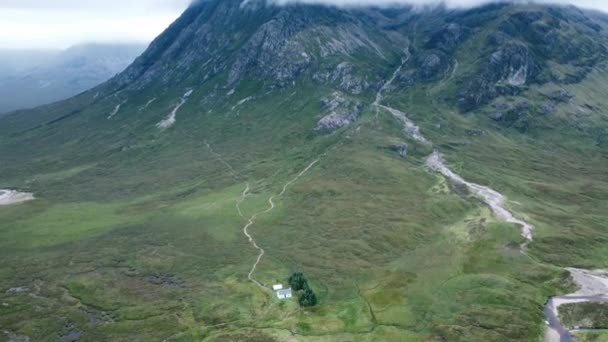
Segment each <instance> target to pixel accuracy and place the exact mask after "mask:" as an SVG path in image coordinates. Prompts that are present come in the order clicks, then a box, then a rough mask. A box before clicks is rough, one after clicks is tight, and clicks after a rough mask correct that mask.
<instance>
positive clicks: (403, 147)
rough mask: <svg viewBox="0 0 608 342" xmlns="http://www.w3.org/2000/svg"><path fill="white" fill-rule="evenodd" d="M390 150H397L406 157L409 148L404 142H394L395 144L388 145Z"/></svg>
mask: <svg viewBox="0 0 608 342" xmlns="http://www.w3.org/2000/svg"><path fill="white" fill-rule="evenodd" d="M390 150H391V151H393V152H397V153H398V154H399V155H400V156H402V157H407V152H408V150H409V146H408V145H407V144H405V143H403V144H395V145H391V146H390Z"/></svg>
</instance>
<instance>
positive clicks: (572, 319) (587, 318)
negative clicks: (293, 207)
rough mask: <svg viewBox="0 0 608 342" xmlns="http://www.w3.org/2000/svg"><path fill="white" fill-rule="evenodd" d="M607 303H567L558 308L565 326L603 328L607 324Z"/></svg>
mask: <svg viewBox="0 0 608 342" xmlns="http://www.w3.org/2000/svg"><path fill="white" fill-rule="evenodd" d="M607 309H608V305H606V304H605V303H580V304H576V305H575V304H567V305H563V306H561V307H560V308H559V310H560V317H561V320H562V322H563V323H564V325H565V326H568V327H580V328H587V329H604V328H606V327H607V326H608V315H607V314H608V310H607Z"/></svg>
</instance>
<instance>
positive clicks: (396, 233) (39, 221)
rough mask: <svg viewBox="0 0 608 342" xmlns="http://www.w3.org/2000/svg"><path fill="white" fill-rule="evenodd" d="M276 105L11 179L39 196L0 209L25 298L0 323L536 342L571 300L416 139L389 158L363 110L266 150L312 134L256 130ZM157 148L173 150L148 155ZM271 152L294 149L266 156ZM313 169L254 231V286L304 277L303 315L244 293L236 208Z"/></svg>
mask: <svg viewBox="0 0 608 342" xmlns="http://www.w3.org/2000/svg"><path fill="white" fill-rule="evenodd" d="M300 89H301V88H300ZM291 92H292V90H291V89H286V90H285V93H286V94H290V93H291ZM310 96H311V97H312V96H317V95H310ZM301 101H302V102H303V104H302V105H301V107H300V106H298V105H296V106H293V104H292V105H291V107H290V108H292V109H291V110H292V112H291V114H292V115H293V116H297V115H300V114H301V113H305V112H306V111H310V110H311V109H309V108H308V107H307V106H306V104H305V102H306V100H301ZM284 105H285V104H281V103H278V104H271V103H268V104H264V99H260V100H259V101H258V102H257V103H256V105H255V106H251V107H246V108H244V109H243V110H241V118H242V120H243V121H244V122H247V117H248V116H249V115H251V116H255V117H256V118H258V119H259V120H258V121H256V122H255V123H253V122H250V123H249V125H248V127H247V128H240V127H233V126H228V124H226V126H225V127H213V126H212V125H206V126H195V125H196V124H197V123H198V122H200V121H198V120H197V118H192V116H190V117H188V116H184V123H183V124H181V122H178V124H177V125H176V127H175V128H176V129H175V130H174V131H167V132H165V133H164V135H163V134H160V133H155V134H150V135H149V136H145V137H144V138H141V139H140V141H138V144H139V145H140V147H139V148H133V149H132V151H133V152H131V151H127V152H126V153H127V155H124V156H122V155H121V156H116V155H110V156H109V157H108V158H107V159H103V160H98V161H97V162H96V163H95V164H90V161H89V160H86V158H84V159H85V160H83V161H82V165H76V163H74V164H70V165H66V166H65V170H63V171H62V170H61V169H60V168H52V169H51V168H49V169H48V170H46V169H43V168H40V169H36V173H35V174H27V176H14V177H15V178H13V179H14V180H13V181H11V182H12V183H11V184H16V185H22V187H24V188H29V189H33V190H36V191H37V193H38V191H40V193H39V196H40V199H39V200H36V201H34V202H31V203H27V204H24V205H18V206H10V207H4V208H2V209H0V217H1V218H2V221H3V222H9V223H10V224H7V225H2V226H1V229H0V234H1V235H2V239H1V241H2V248H1V249H0V250H1V251H2V260H3V263H2V268H1V270H0V272H1V274H2V277H1V278H0V279H1V280H0V282H1V283H0V284H1V287H2V288H4V289H9V288H14V287H27V288H28V289H29V291H24V292H19V293H15V292H3V293H2V294H1V295H0V302H2V303H3V306H2V307H0V310H1V312H2V314H1V315H0V321H1V322H2V326H3V327H8V328H9V329H10V330H11V331H15V332H17V333H19V334H22V335H27V336H33V337H39V338H43V337H44V336H55V337H58V338H60V337H63V336H68V335H69V334H70V333H74V332H78V333H80V334H81V336H82V338H84V339H86V340H104V339H107V340H113V341H117V340H125V341H126V340H134V339H146V340H150V339H152V340H161V339H166V338H169V340H181V341H190V340H193V341H194V340H202V339H205V340H209V341H224V340H238V339H239V337H238V336H241V337H240V338H244V336H247V339H248V340H255V339H254V337H255V336H258V335H259V336H258V338H259V340H266V339H268V338H270V337H274V338H276V339H277V340H283V339H285V338H287V337H293V336H295V337H297V338H298V339H300V340H307V339H310V340H326V339H331V340H344V341H349V340H352V339H353V338H354V336H357V339H358V340H370V341H372V340H404V341H407V340H425V339H428V340H432V339H433V336H444V337H445V338H446V339H448V340H480V339H484V340H496V341H498V340H502V339H504V338H505V337H507V338H509V339H512V340H521V339H530V340H535V339H537V338H540V337H541V336H542V334H543V327H542V317H543V311H542V305H543V303H544V301H545V300H546V298H547V296H549V295H551V294H554V293H556V292H559V291H566V290H567V289H565V288H562V287H563V284H564V280H565V279H566V277H567V274H566V273H565V272H563V271H561V270H559V269H557V268H553V267H550V266H547V265H543V264H541V263H539V262H537V261H535V260H533V259H530V258H529V257H528V256H525V255H522V254H521V253H520V252H519V250H518V246H519V244H521V243H522V238H521V237H520V236H519V232H518V229H517V227H515V226H510V225H506V224H503V223H500V222H497V221H496V220H495V219H494V218H493V217H492V215H491V213H490V212H489V210H488V209H487V208H485V207H483V206H482V205H480V202H479V201H478V200H477V199H476V198H474V197H471V196H470V195H468V194H466V193H462V190H460V189H455V188H452V187H451V185H450V184H447V183H446V182H445V180H444V179H443V178H441V177H439V176H437V175H435V174H433V173H430V172H429V171H428V170H427V169H426V167H425V166H424V159H425V156H426V155H427V154H428V153H429V149H428V147H424V146H416V145H415V144H413V143H412V146H411V149H412V152H411V155H410V156H408V157H407V158H405V159H403V158H402V157H400V156H398V155H397V154H395V153H393V152H391V151H390V150H389V149H388V147H389V146H390V145H391V144H393V143H395V142H399V141H403V139H404V137H403V135H402V132H401V129H400V128H399V127H398V126H397V125H395V121H394V120H393V118H392V117H390V116H389V115H387V114H386V113H382V114H381V115H379V116H378V117H376V115H375V112H374V111H373V110H371V109H369V110H368V111H367V112H366V113H365V114H364V116H363V118H362V119H361V121H360V122H359V123H358V124H357V125H356V126H354V127H351V128H349V129H346V130H344V131H340V132H337V133H335V134H333V135H330V136H318V135H315V134H312V133H307V134H305V135H299V136H298V135H295V136H290V135H289V134H283V135H282V136H278V137H276V138H275V137H273V135H272V134H271V131H275V132H276V130H277V129H280V130H281V132H283V133H284V132H286V131H287V132H288V131H289V130H290V129H292V130H294V131H295V132H301V131H303V130H302V129H301V128H300V127H297V126H296V127H293V125H296V124H297V125H306V124H308V125H309V127H314V126H313V124H314V121H312V120H310V122H306V121H298V122H296V123H293V122H290V120H289V117H287V118H285V117H277V116H269V117H267V118H265V117H264V114H263V113H280V112H282V108H281V106H284ZM272 106H276V107H274V108H273V107H272ZM294 107H295V108H301V109H299V110H298V109H296V111H293V108H294ZM256 111H257V112H256ZM229 114H230V113H226V115H229ZM100 115H102V114H100ZM203 115H205V114H203ZM208 115H210V114H208ZM215 115H218V114H215ZM220 115H222V114H220ZM191 118H192V119H191ZM186 120H190V121H186ZM195 120H196V121H195ZM265 120H267V121H265ZM219 122H220V123H221V121H219ZM270 122H272V125H274V130H273V129H272V128H268V127H267V125H270ZM240 124H242V123H240ZM199 125H200V124H199ZM252 126H253V127H252ZM242 129H247V130H248V131H249V132H253V133H251V134H249V135H243V134H240V133H241V130H242ZM309 131H310V130H309ZM214 132H221V133H215V134H224V135H227V136H229V137H231V138H230V139H223V140H220V139H219V138H218V137H217V136H213V134H214ZM286 137H287V138H286ZM164 139H167V141H170V142H171V147H169V148H171V149H172V150H170V152H167V151H163V150H158V151H159V152H158V153H159V154H158V155H156V156H152V157H151V154H153V153H154V152H155V151H156V150H157V148H156V147H155V146H156V144H163V142H162V141H163V140H164ZM169 139H171V140H169ZM205 140H206V141H207V142H208V143H209V146H210V147H211V149H210V148H209V147H207V146H206V145H205V144H204V143H202V141H205ZM151 141H154V142H155V143H154V144H152V143H151ZM281 141H282V142H283V143H284V144H285V145H287V146H292V147H290V148H283V149H277V148H276V146H278V144H280V143H281ZM254 142H255V144H254ZM302 142H307V143H306V144H302ZM168 143H169V142H167V144H168ZM236 146H247V153H248V154H247V155H245V156H243V155H242V154H241V153H240V151H239V149H238V148H236ZM446 152H447V151H446ZM131 153H132V154H131ZM165 156H166V158H165ZM169 156H171V157H172V158H169ZM15 158H19V156H15ZM134 158H141V159H135V160H134ZM317 158H318V159H319V162H318V164H317V165H315V166H314V167H313V168H312V169H311V170H310V171H309V172H308V173H307V174H305V175H303V176H302V178H300V179H299V180H298V181H297V182H296V183H294V184H293V185H292V186H291V187H289V188H288V191H287V192H286V194H285V196H284V197H282V198H280V199H277V200H276V203H277V208H276V209H275V210H274V211H272V212H270V213H268V214H263V215H261V216H260V217H259V218H258V219H257V221H256V224H255V225H254V226H253V227H252V228H251V232H252V234H253V235H254V237H255V238H256V240H257V242H258V244H259V245H260V246H262V247H263V248H264V249H265V250H266V256H265V257H264V259H262V262H261V263H260V264H259V266H258V269H257V271H256V274H255V276H256V278H257V279H259V280H260V281H262V282H263V283H266V284H270V283H273V282H283V283H286V281H287V277H288V275H289V274H291V272H293V271H302V272H304V273H306V274H307V275H308V278H309V281H310V283H311V286H312V287H313V289H314V290H315V292H316V293H317V296H318V297H319V300H320V304H319V305H318V306H316V307H314V308H311V309H305V310H303V309H300V308H299V307H298V306H297V304H296V302H295V301H293V302H281V303H279V302H278V301H277V300H275V299H274V297H273V296H270V295H269V294H268V293H266V292H264V291H262V290H260V289H259V288H258V287H257V286H256V285H254V284H253V283H251V282H249V281H248V280H247V277H246V276H247V273H248V271H249V269H250V268H251V266H252V264H253V262H254V260H255V257H256V251H255V250H254V249H253V248H252V247H251V246H250V245H249V243H248V241H247V239H246V238H245V236H244V235H243V233H242V228H243V226H244V224H245V223H246V219H244V218H242V217H240V216H239V215H238V212H237V209H236V202H237V200H238V199H239V198H240V197H241V194H242V192H243V190H244V189H245V187H246V183H247V182H248V183H249V184H250V186H251V192H250V195H249V196H248V197H247V198H246V199H245V201H244V202H243V203H242V205H241V208H242V211H243V214H244V216H245V217H249V216H250V215H252V214H254V213H257V212H260V211H263V210H265V209H266V208H267V207H268V203H267V201H268V198H269V197H270V196H272V195H273V194H277V193H279V192H280V191H281V188H282V186H283V185H284V184H285V183H286V182H287V181H289V180H290V179H292V178H293V177H294V176H295V175H296V174H297V173H298V172H300V170H302V169H304V167H306V166H307V165H308V164H309V163H310V162H311V161H313V160H315V159H317ZM75 159H76V158H75ZM75 161H78V160H77V159H76V160H75ZM186 161H187V165H186V166H184V167H183V169H180V166H179V165H180V163H186ZM35 162H38V161H35ZM136 162H138V163H140V164H142V165H145V168H143V169H142V168H141V166H135V165H134V164H135V163H136ZM169 164H172V165H177V166H176V167H171V168H169V167H168V165H169ZM129 166H132V169H130V168H129ZM16 167H17V166H15V168H16ZM146 168H150V170H146ZM129 172H133V173H134V174H132V175H130V174H129ZM157 172H158V173H160V174H157ZM15 175H17V173H15ZM146 177H149V179H148V178H146ZM135 182H139V185H138V184H137V183H135ZM174 184H179V185H178V186H174ZM97 189H98V190H97ZM121 189H125V190H121ZM126 189H128V191H129V192H126V191H127V190H126ZM566 283H567V282H566ZM58 317H59V318H60V319H58ZM530 322H538V324H537V325H534V324H532V325H531V324H530ZM53 338H54V337H53Z"/></svg>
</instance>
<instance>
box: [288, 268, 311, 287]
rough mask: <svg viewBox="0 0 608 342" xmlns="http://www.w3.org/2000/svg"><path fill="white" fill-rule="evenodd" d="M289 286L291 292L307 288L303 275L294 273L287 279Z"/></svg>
mask: <svg viewBox="0 0 608 342" xmlns="http://www.w3.org/2000/svg"><path fill="white" fill-rule="evenodd" d="M289 285H290V286H291V289H292V290H294V291H300V290H304V289H307V288H308V281H307V280H306V277H304V274H303V273H301V272H295V273H294V274H292V275H291V276H290V277H289Z"/></svg>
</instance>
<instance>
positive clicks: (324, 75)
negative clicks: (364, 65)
mask: <svg viewBox="0 0 608 342" xmlns="http://www.w3.org/2000/svg"><path fill="white" fill-rule="evenodd" d="M312 79H313V80H314V81H316V82H319V83H323V84H330V83H331V84H333V85H335V86H336V87H337V88H338V89H340V90H342V91H344V92H347V93H349V94H351V95H359V94H361V93H362V92H363V91H365V90H368V89H369V88H370V87H371V86H370V83H369V82H368V81H367V79H366V78H364V77H362V76H359V75H357V73H356V68H355V66H354V65H353V64H352V63H350V62H342V63H340V64H338V65H336V66H335V68H334V69H333V70H326V71H320V72H317V73H315V74H314V75H313V76H312Z"/></svg>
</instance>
